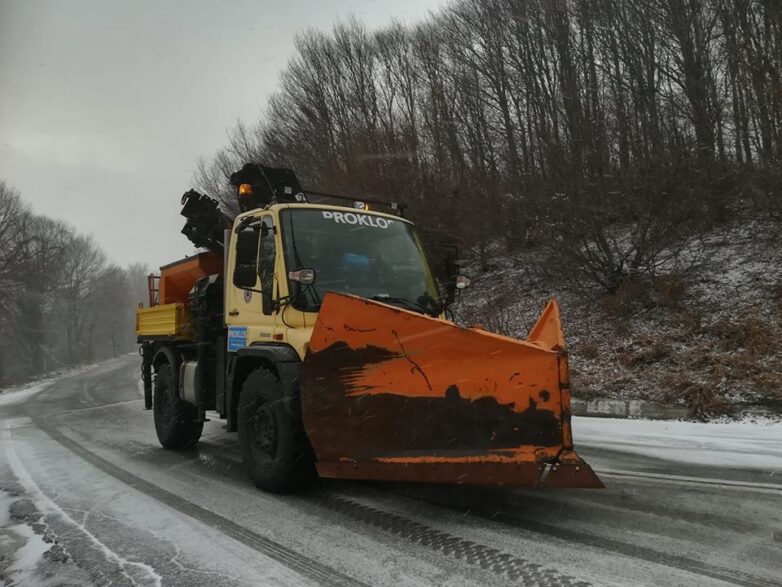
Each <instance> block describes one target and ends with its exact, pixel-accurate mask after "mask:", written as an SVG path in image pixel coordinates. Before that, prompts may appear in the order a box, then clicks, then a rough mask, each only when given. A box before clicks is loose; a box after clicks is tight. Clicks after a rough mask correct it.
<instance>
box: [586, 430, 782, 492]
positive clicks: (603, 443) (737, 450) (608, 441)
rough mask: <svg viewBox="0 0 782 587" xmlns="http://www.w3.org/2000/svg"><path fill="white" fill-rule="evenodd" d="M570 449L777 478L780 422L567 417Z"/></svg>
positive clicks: (781, 455)
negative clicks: (571, 440) (767, 473)
mask: <svg viewBox="0 0 782 587" xmlns="http://www.w3.org/2000/svg"><path fill="white" fill-rule="evenodd" d="M573 436H574V438H575V443H576V447H577V448H578V447H581V446H590V447H599V448H605V449H609V450H614V451H622V452H629V453H633V454H639V455H644V456H649V457H655V458H659V459H664V460H668V461H677V462H683V463H689V464H697V465H709V466H715V467H731V468H740V469H762V470H766V471H768V470H772V471H777V472H779V475H780V478H782V422H774V421H756V422H708V423H701V422H681V421H670V420H629V419H612V418H587V417H574V418H573Z"/></svg>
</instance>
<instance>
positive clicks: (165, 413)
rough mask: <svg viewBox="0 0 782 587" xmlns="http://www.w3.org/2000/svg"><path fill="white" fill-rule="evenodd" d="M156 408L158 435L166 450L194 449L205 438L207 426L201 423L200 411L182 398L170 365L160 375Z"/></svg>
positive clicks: (155, 401) (157, 383) (156, 387)
mask: <svg viewBox="0 0 782 587" xmlns="http://www.w3.org/2000/svg"><path fill="white" fill-rule="evenodd" d="M153 408H154V414H155V431H156V432H157V438H158V440H159V441H160V444H162V445H163V447H164V448H170V449H174V450H176V449H182V448H190V447H191V446H193V445H195V443H196V442H198V439H199V438H201V432H202V431H203V429H204V423H203V422H199V421H198V409H197V408H196V407H195V406H194V405H191V404H189V403H187V402H186V401H184V400H182V399H180V398H179V395H178V394H177V390H176V389H174V385H173V381H172V377H171V366H170V365H168V364H165V365H161V367H160V368H159V369H158V371H157V376H156V377H155V398H154V403H153Z"/></svg>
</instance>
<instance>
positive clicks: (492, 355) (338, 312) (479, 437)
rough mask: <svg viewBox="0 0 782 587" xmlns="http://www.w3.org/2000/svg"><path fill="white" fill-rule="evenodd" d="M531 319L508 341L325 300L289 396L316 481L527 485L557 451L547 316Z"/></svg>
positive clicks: (557, 402) (553, 336) (334, 297)
mask: <svg viewBox="0 0 782 587" xmlns="http://www.w3.org/2000/svg"><path fill="white" fill-rule="evenodd" d="M542 320H543V323H542V325H541V323H539V324H538V325H536V327H535V329H533V332H534V331H535V330H537V336H536V339H535V340H529V341H519V340H515V339H512V338H508V337H503V336H499V335H495V334H492V333H488V332H485V331H479V330H474V329H466V328H462V327H459V326H456V325H454V324H452V323H450V322H446V321H443V320H439V319H435V318H430V317H427V316H422V315H420V314H417V313H414V312H409V311H406V310H401V309H397V308H395V307H393V306H389V305H386V304H382V303H379V302H374V301H370V300H366V299H363V298H358V297H354V296H349V295H344V294H334V293H329V294H327V295H326V296H325V298H324V302H323V305H322V307H321V311H320V315H319V318H318V322H317V324H316V327H315V330H314V332H313V335H312V338H311V341H310V348H309V351H308V354H307V357H306V359H305V361H304V364H303V368H302V377H301V386H300V388H301V402H302V413H303V419H304V425H305V429H306V431H307V434H308V436H309V439H310V441H311V443H312V446H313V448H314V450H315V454H316V456H317V459H318V461H319V463H320V465H319V468H322V469H323V471H322V474H324V475H325V476H347V477H351V478H373V479H399V480H422V481H423V480H432V481H434V480H436V479H435V478H439V479H442V481H443V482H449V483H451V482H454V483H456V482H461V481H459V479H463V478H464V477H465V475H466V476H467V477H469V478H470V480H469V481H467V482H470V483H513V484H521V485H533V486H534V485H537V478H538V472H539V470H538V468H539V466H540V465H541V464H542V463H544V462H552V461H554V460H555V459H556V458H557V456H558V455H559V453H560V452H561V451H562V450H563V437H564V438H565V439H566V440H568V441H569V426H568V420H569V414H568V413H567V408H568V406H569V397H563V390H564V394H565V395H567V388H566V384H567V382H561V381H560V379H561V377H562V376H563V369H562V367H561V366H560V364H561V361H562V359H563V356H564V355H563V346H564V343H562V344H559V343H561V342H562V339H561V329H560V327H559V314H558V310H557V308H556V305H553V307H552V306H549V307H547V312H546V313H544V315H543V319H542ZM564 373H566V369H564ZM562 383H564V384H565V385H561V384H562ZM563 407H564V408H565V410H566V412H565V416H564V422H563ZM563 435H564V436H563ZM564 448H565V449H569V448H570V447H569V446H568V445H567V444H566V445H565V447H564ZM346 459H347V460H348V461H349V462H350V463H351V464H350V465H349V466H347V465H345V462H346ZM356 463H360V465H358V466H357V465H356ZM467 465H469V466H470V470H469V471H468V470H467V469H465V466H467ZM335 471H336V473H335ZM384 471H385V472H384ZM433 471H434V472H433Z"/></svg>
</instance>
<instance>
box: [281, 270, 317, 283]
mask: <svg viewBox="0 0 782 587" xmlns="http://www.w3.org/2000/svg"><path fill="white" fill-rule="evenodd" d="M288 279H290V280H291V281H293V282H294V283H300V284H301V285H312V284H313V283H315V270H314V269H295V270H294V271H290V272H289V273H288Z"/></svg>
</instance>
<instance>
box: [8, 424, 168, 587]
mask: <svg viewBox="0 0 782 587" xmlns="http://www.w3.org/2000/svg"><path fill="white" fill-rule="evenodd" d="M3 441H4V442H3V449H4V452H5V457H6V460H7V462H8V465H9V466H10V467H11V472H12V473H13V474H14V476H15V477H16V478H17V479H18V480H19V483H21V484H22V487H24V489H25V491H26V492H27V494H28V495H29V496H30V497H31V498H32V499H33V501H34V503H35V505H36V507H38V509H39V510H40V511H41V513H44V514H50V515H51V514H53V515H56V516H57V517H59V518H61V519H62V520H64V521H65V522H66V523H67V524H69V525H71V526H75V527H76V529H77V530H78V531H79V532H81V533H82V534H84V536H86V537H87V539H88V540H89V541H90V542H91V543H92V544H93V546H95V547H96V548H97V549H98V551H100V552H101V553H102V554H103V556H104V557H105V558H106V560H108V561H111V562H112V563H114V564H116V565H117V566H118V567H119V568H120V571H121V572H122V574H123V575H124V576H125V577H127V579H128V580H129V581H130V582H131V583H132V584H133V585H139V584H142V585H155V587H161V586H162V584H163V577H161V576H160V575H159V574H158V573H157V572H156V571H155V569H154V568H153V567H151V566H150V565H148V564H146V563H143V562H139V561H132V560H129V559H126V558H125V557H123V556H122V555H120V554H117V553H116V552H115V551H113V550H112V549H111V548H109V546H107V545H106V544H105V543H104V542H101V540H100V539H99V538H98V537H97V536H95V534H93V533H92V532H90V531H89V530H88V529H87V528H86V526H85V525H84V524H82V523H79V522H77V521H76V520H74V519H73V518H72V517H71V516H70V515H68V513H66V512H65V510H63V509H62V508H61V507H60V506H59V505H57V504H56V503H55V502H54V501H53V500H52V499H50V498H49V497H48V496H47V495H46V494H45V493H44V492H43V491H42V490H41V488H40V487H39V486H38V484H37V483H36V482H35V481H34V480H33V478H32V477H31V476H30V473H29V472H28V471H27V469H26V468H25V467H24V465H23V464H22V461H21V459H20V458H19V455H18V454H16V449H15V448H14V442H13V439H12V438H11V430H9V429H5V430H3ZM129 567H131V568H136V569H139V571H141V573H143V574H144V575H145V577H146V580H144V581H141V582H139V581H137V580H136V579H135V578H134V577H133V576H132V575H130V574H129V573H128V571H127V570H126V569H127V568H129Z"/></svg>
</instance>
